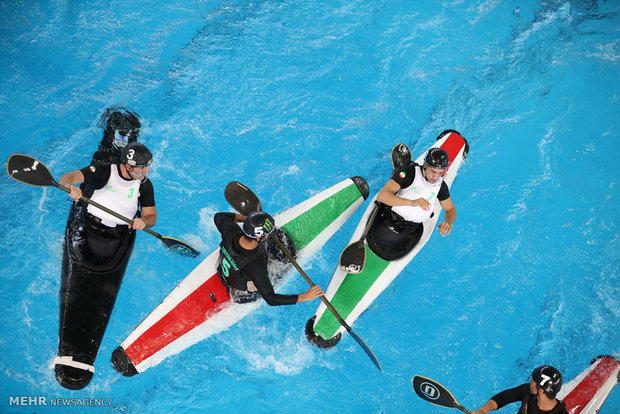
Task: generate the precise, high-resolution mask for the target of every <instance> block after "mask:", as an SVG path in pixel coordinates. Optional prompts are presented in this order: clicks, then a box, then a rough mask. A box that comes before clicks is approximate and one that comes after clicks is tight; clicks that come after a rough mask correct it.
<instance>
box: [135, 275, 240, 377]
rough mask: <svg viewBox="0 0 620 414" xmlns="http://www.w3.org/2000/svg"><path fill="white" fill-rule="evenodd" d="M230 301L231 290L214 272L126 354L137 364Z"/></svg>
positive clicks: (145, 333)
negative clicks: (229, 292)
mask: <svg viewBox="0 0 620 414" xmlns="http://www.w3.org/2000/svg"><path fill="white" fill-rule="evenodd" d="M211 295H213V297H214V298H215V300H216V302H213V299H212V298H211ZM229 301H230V295H229V294H228V290H226V287H225V286H224V285H223V284H222V282H220V279H219V278H218V276H217V273H215V274H214V275H213V276H211V277H210V278H209V279H208V280H207V281H206V282H205V283H203V284H202V285H201V286H199V287H198V288H197V289H196V290H194V291H193V292H191V293H190V294H189V295H188V296H187V297H186V298H185V299H183V300H182V301H181V302H179V304H178V305H177V306H175V307H174V308H173V309H171V310H170V312H168V313H167V314H166V315H164V316H163V317H162V318H161V319H160V320H159V321H157V322H156V323H155V324H153V326H151V327H150V328H149V329H147V330H146V331H145V332H144V333H143V334H142V335H140V337H138V339H136V340H135V341H134V342H133V343H132V344H131V345H129V347H127V349H125V353H126V354H127V356H128V357H129V359H130V360H131V362H133V364H134V366H136V365H138V364H140V363H141V362H142V361H144V360H145V359H147V358H149V357H150V356H151V355H153V354H154V353H156V352H158V351H160V350H161V349H163V348H164V347H165V346H167V345H169V344H171V343H172V342H174V341H176V340H177V339H178V338H180V337H182V336H183V335H185V334H186V333H187V332H189V331H191V330H192V329H194V328H195V327H197V326H198V325H200V324H202V323H203V322H204V321H206V320H207V319H209V318H210V317H211V316H213V315H215V314H216V313H217V312H219V310H220V309H221V308H222V307H223V305H224V304H225V303H227V302H229Z"/></svg>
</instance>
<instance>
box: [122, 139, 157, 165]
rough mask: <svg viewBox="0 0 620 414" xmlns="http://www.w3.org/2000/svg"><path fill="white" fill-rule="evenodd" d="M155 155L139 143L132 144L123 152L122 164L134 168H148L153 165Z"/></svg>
mask: <svg viewBox="0 0 620 414" xmlns="http://www.w3.org/2000/svg"><path fill="white" fill-rule="evenodd" d="M151 161H153V155H152V154H151V151H149V149H148V148H147V147H146V146H144V144H141V143H139V142H130V143H129V144H127V145H126V146H125V148H123V151H122V152H121V163H123V164H129V165H130V166H132V167H147V166H149V165H151Z"/></svg>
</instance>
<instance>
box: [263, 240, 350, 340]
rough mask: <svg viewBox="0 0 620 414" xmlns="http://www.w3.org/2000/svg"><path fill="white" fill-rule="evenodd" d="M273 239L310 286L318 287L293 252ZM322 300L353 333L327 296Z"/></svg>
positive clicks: (322, 297)
mask: <svg viewBox="0 0 620 414" xmlns="http://www.w3.org/2000/svg"><path fill="white" fill-rule="evenodd" d="M271 239H272V240H273V241H274V242H275V243H276V244H277V245H278V247H279V248H280V250H282V253H284V255H285V256H286V258H287V259H288V260H289V261H290V262H291V263H292V264H293V266H295V269H297V271H298V272H299V273H300V274H301V275H302V276H303V278H304V279H306V282H308V284H309V285H310V286H316V285H315V284H314V282H313V281H312V280H311V279H310V278H309V277H308V275H307V274H306V272H305V271H304V269H302V268H301V266H299V263H297V261H296V260H295V258H294V257H293V255H292V254H291V252H289V251H288V249H287V248H286V247H285V246H284V245H283V244H282V242H281V241H280V240H279V239H278V238H277V237H276V236H275V235H271ZM320 298H321V300H322V301H323V303H324V304H325V306H327V308H328V309H329V310H330V311H331V312H332V313H333V314H334V316H335V317H336V319H338V322H340V323H341V324H342V326H344V327H345V328H346V329H347V331H351V327H350V326H349V325H347V323H346V322H345V321H344V319H342V317H341V316H340V315H339V314H338V311H337V310H336V308H334V306H333V305H332V304H331V303H330V301H329V300H327V298H326V297H325V296H320Z"/></svg>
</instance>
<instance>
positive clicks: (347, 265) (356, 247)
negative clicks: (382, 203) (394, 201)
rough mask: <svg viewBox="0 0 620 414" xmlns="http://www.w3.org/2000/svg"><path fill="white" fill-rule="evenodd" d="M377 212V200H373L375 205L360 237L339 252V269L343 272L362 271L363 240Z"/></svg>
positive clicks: (364, 251)
mask: <svg viewBox="0 0 620 414" xmlns="http://www.w3.org/2000/svg"><path fill="white" fill-rule="evenodd" d="M378 212H379V202H377V201H375V206H374V208H373V209H372V213H370V217H369V218H368V222H367V223H366V228H365V229H364V233H362V237H360V239H359V240H358V241H356V242H353V243H351V244H349V245H348V246H347V247H345V248H344V250H343V251H342V253H341V254H340V269H342V271H343V272H346V273H353V274H358V273H362V271H363V270H364V265H365V264H366V246H365V245H364V240H366V236H367V235H368V232H369V231H370V227H372V223H373V222H374V221H375V217H377V213H378Z"/></svg>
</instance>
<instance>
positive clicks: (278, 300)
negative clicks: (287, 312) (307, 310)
mask: <svg viewBox="0 0 620 414" xmlns="http://www.w3.org/2000/svg"><path fill="white" fill-rule="evenodd" d="M243 273H244V277H245V278H246V279H248V280H251V281H252V282H254V286H256V289H257V290H258V293H260V295H261V296H262V297H263V299H264V300H265V302H267V303H268V304H269V306H281V305H294V304H295V303H297V295H281V294H279V293H275V292H274V290H273V286H272V284H271V281H270V280H269V274H268V273H267V258H266V257H265V256H263V255H260V256H258V257H257V258H256V260H254V261H252V263H250V264H249V265H248V266H247V267H246V268H245V269H243Z"/></svg>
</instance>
